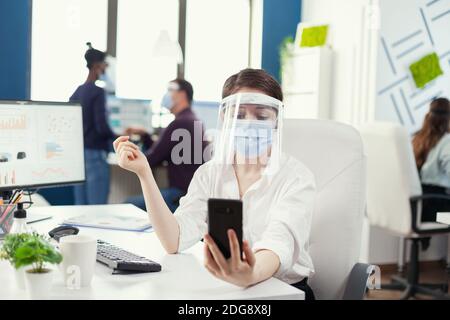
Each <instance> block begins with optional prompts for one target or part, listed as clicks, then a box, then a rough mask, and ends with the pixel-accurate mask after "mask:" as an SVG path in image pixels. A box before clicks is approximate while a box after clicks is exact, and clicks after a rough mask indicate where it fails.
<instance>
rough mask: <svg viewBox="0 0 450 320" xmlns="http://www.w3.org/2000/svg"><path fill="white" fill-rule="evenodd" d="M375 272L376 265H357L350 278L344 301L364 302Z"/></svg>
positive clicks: (343, 297) (346, 286)
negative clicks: (370, 280)
mask: <svg viewBox="0 0 450 320" xmlns="http://www.w3.org/2000/svg"><path fill="white" fill-rule="evenodd" d="M375 272H376V266H374V265H371V264H366V263H356V264H355V265H354V266H353V268H352V271H350V275H349V276H348V279H347V283H346V285H345V290H344V295H343V296H342V300H363V299H364V296H365V294H366V289H367V287H368V286H367V284H368V283H367V282H368V280H369V277H370V276H371V275H372V274H374V273H375Z"/></svg>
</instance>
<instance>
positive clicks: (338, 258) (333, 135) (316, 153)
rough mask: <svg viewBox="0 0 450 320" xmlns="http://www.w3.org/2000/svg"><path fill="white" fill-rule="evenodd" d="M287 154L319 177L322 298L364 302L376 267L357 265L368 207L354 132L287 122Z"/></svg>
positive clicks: (322, 123)
mask: <svg viewBox="0 0 450 320" xmlns="http://www.w3.org/2000/svg"><path fill="white" fill-rule="evenodd" d="M284 125H285V126H284V129H283V134H284V136H283V137H284V142H283V143H284V145H283V149H284V151H285V152H286V153H288V154H290V155H292V156H294V157H296V158H297V159H299V160H300V161H302V162H303V163H304V164H305V165H306V166H307V167H308V168H309V169H310V170H311V171H312V172H313V173H314V176H315V178H316V186H317V198H316V203H315V210H314V213H313V221H312V229H311V236H310V245H309V248H310V254H311V256H312V260H313V263H314V267H315V271H316V273H315V275H314V276H313V277H311V279H310V281H309V284H310V285H311V287H312V288H313V290H314V293H315V295H316V298H317V299H362V298H363V297H364V294H365V291H366V284H367V280H368V276H369V274H370V273H371V272H372V271H373V268H372V266H369V265H365V264H357V261H358V257H359V253H360V247H361V232H362V222H363V216H364V208H365V188H366V183H365V180H366V179H365V156H364V152H363V146H362V141H361V137H360V135H359V133H358V131H356V130H355V129H354V128H353V127H351V126H348V125H345V124H341V123H337V122H334V121H326V120H286V121H285V124H284Z"/></svg>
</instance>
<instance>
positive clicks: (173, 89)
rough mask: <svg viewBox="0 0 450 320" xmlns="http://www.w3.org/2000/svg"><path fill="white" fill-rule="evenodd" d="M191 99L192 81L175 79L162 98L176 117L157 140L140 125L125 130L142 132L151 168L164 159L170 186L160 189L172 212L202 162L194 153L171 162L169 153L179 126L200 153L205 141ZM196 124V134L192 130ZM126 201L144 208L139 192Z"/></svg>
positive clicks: (191, 144)
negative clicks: (180, 160) (198, 148)
mask: <svg viewBox="0 0 450 320" xmlns="http://www.w3.org/2000/svg"><path fill="white" fill-rule="evenodd" d="M193 99H194V89H193V88H192V85H191V84H190V83H189V82H188V81H186V80H184V79H175V80H173V81H171V82H169V84H168V88H167V92H166V94H165V95H164V98H163V100H162V102H161V105H162V106H163V107H165V108H167V109H169V110H170V112H171V113H172V114H174V115H175V119H174V120H173V121H172V122H171V123H170V124H169V125H168V126H167V128H165V129H164V130H163V131H162V132H161V134H160V136H159V138H158V140H157V141H153V140H152V139H151V137H150V135H149V134H148V133H147V132H146V131H144V130H142V129H137V128H128V129H127V130H126V132H125V134H126V135H132V134H139V135H141V141H143V144H144V149H145V150H146V151H145V152H144V153H145V156H146V157H147V160H148V163H149V164H150V167H152V168H154V167H156V166H158V165H161V164H162V163H163V162H164V161H167V163H168V178H169V188H164V189H161V194H162V196H163V198H164V200H165V201H166V204H167V206H168V207H169V209H170V210H171V211H172V212H175V210H176V208H177V207H178V204H179V199H180V198H181V197H182V196H184V195H185V194H186V192H187V190H188V186H189V183H190V182H191V180H192V177H193V175H194V172H195V171H196V170H197V169H198V167H199V166H200V165H201V164H202V163H203V157H200V158H197V159H194V154H193V153H192V154H191V156H190V157H188V158H189V160H188V161H183V162H182V163H178V162H175V163H174V161H173V159H172V156H171V155H172V150H173V148H174V146H175V145H176V144H177V143H178V141H176V139H175V140H173V133H174V132H175V131H176V130H179V129H180V130H186V131H185V132H188V133H189V135H190V136H191V137H193V139H192V140H191V141H189V144H190V146H191V148H192V150H194V148H195V144H197V145H199V146H201V152H202V153H203V150H204V149H205V148H206V145H207V144H206V142H205V141H203V125H202V123H201V121H200V120H199V119H198V118H197V116H196V115H195V113H194V112H193V111H192V109H191V105H192V101H193ZM196 126H197V134H196V133H195V130H196V129H195V127H196ZM195 140H199V141H195ZM199 151H200V150H199ZM198 160H200V161H198ZM126 202H128V203H132V204H134V205H135V206H137V207H139V208H141V209H144V210H145V201H144V196H142V195H139V196H134V197H130V198H128V199H127V201H126Z"/></svg>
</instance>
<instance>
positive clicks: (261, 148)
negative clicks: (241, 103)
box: [234, 120, 273, 159]
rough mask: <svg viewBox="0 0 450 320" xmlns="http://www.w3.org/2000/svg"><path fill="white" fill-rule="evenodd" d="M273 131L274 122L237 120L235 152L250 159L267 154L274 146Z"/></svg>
mask: <svg viewBox="0 0 450 320" xmlns="http://www.w3.org/2000/svg"><path fill="white" fill-rule="evenodd" d="M272 131H273V122H272V121H264V120H237V121H236V128H235V132H234V150H235V151H236V153H238V154H239V155H242V156H244V157H245V158H248V159H251V158H256V157H258V156H261V155H263V154H267V151H268V149H269V147H270V146H271V145H272V139H273V132H272Z"/></svg>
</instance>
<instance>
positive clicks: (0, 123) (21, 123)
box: [0, 114, 27, 130]
mask: <svg viewBox="0 0 450 320" xmlns="http://www.w3.org/2000/svg"><path fill="white" fill-rule="evenodd" d="M3 117H4V119H2V120H0V130H24V129H26V127H27V124H26V116H25V115H14V114H12V115H7V114H5V115H4V116H3Z"/></svg>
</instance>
